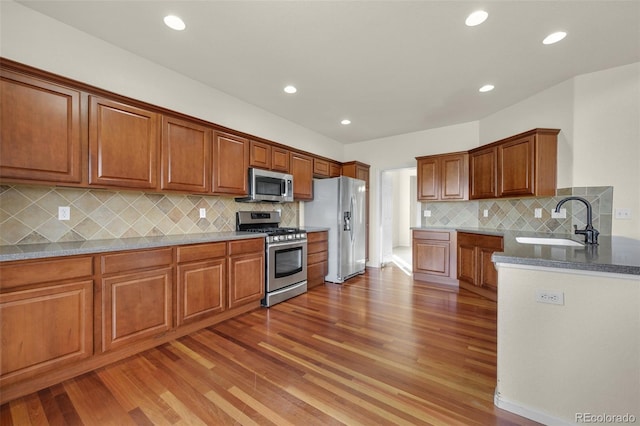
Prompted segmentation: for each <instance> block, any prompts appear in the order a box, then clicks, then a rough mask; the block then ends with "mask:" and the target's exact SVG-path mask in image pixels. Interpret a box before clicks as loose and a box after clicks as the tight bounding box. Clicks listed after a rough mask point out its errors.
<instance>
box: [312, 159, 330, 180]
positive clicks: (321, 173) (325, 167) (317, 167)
mask: <svg viewBox="0 0 640 426" xmlns="http://www.w3.org/2000/svg"><path fill="white" fill-rule="evenodd" d="M329 172H330V170H329V162H328V161H326V160H322V159H320V158H314V159H313V175H314V176H318V177H329Z"/></svg>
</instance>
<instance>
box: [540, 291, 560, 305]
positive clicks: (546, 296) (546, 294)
mask: <svg viewBox="0 0 640 426" xmlns="http://www.w3.org/2000/svg"><path fill="white" fill-rule="evenodd" d="M536 302H538V303H551V304H552V305H564V293H563V292H561V291H557V290H536Z"/></svg>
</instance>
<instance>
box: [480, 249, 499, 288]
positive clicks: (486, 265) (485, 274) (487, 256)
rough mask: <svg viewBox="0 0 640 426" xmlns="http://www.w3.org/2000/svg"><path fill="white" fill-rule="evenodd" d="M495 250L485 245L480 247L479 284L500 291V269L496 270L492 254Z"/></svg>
mask: <svg viewBox="0 0 640 426" xmlns="http://www.w3.org/2000/svg"><path fill="white" fill-rule="evenodd" d="M494 251H495V250H494V249H490V248H485V247H480V248H479V249H478V266H479V269H480V270H479V274H478V275H479V277H478V285H479V286H481V287H485V288H487V289H488V290H493V291H496V292H497V291H498V271H497V270H496V267H495V265H494V264H493V261H492V260H491V255H492V254H493V252H494Z"/></svg>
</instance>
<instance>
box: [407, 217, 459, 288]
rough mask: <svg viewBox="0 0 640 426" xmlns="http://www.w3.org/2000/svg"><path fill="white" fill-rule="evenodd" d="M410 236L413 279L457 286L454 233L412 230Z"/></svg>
mask: <svg viewBox="0 0 640 426" xmlns="http://www.w3.org/2000/svg"><path fill="white" fill-rule="evenodd" d="M412 236H413V256H412V258H413V279H415V280H418V281H429V282H435V283H440V284H457V283H458V280H457V279H456V276H455V271H456V251H455V247H456V231H453V230H451V231H449V230H438V231H436V230H433V231H430V230H429V231H427V230H417V229H414V230H413V233H412Z"/></svg>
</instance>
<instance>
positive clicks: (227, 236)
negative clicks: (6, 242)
mask: <svg viewBox="0 0 640 426" xmlns="http://www.w3.org/2000/svg"><path fill="white" fill-rule="evenodd" d="M264 236H266V234H262V233H256V232H211V233H206V234H184V235H165V236H161V237H140V238H114V239H109V240H93V241H77V242H66V243H48V244H25V245H15V246H0V262H6V261H10V260H25V259H38V258H43V257H56V256H74V255H79V254H94V253H103V252H112V251H121V250H136V249H145V248H157V247H167V246H177V245H185V244H197V243H210V242H217V241H230V240H241V239H246V238H255V237H264Z"/></svg>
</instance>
